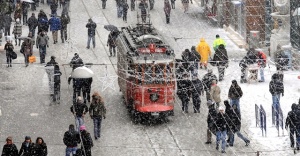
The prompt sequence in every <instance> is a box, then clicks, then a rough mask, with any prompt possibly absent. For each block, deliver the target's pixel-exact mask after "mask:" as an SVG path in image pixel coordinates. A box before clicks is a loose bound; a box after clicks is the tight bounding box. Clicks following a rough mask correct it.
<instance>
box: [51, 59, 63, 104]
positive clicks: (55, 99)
mask: <svg viewBox="0 0 300 156" xmlns="http://www.w3.org/2000/svg"><path fill="white" fill-rule="evenodd" d="M61 75H62V73H61V72H60V69H59V66H58V64H56V65H54V78H53V79H54V86H53V87H54V95H53V102H57V104H60V76H61Z"/></svg>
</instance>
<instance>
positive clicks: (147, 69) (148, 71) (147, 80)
mask: <svg viewBox="0 0 300 156" xmlns="http://www.w3.org/2000/svg"><path fill="white" fill-rule="evenodd" d="M152 75H153V71H152V65H148V64H147V65H146V66H145V83H146V84H151V83H152Z"/></svg>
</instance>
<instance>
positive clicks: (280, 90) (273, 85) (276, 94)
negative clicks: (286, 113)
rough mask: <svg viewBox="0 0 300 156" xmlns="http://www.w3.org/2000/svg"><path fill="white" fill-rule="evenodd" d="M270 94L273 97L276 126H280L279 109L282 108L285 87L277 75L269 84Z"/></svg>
mask: <svg viewBox="0 0 300 156" xmlns="http://www.w3.org/2000/svg"><path fill="white" fill-rule="evenodd" d="M269 92H270V93H271V95H272V108H273V109H274V111H275V116H276V119H277V120H276V125H279V120H278V117H279V108H280V95H282V96H284V85H283V83H282V81H280V79H279V77H278V76H277V75H275V74H273V75H272V78H271V81H270V83H269Z"/></svg>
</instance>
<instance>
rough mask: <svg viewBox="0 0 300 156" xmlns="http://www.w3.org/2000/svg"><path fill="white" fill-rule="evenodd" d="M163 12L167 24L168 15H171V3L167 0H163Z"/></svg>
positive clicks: (168, 21)
mask: <svg viewBox="0 0 300 156" xmlns="http://www.w3.org/2000/svg"><path fill="white" fill-rule="evenodd" d="M164 12H165V14H166V22H167V24H169V23H170V16H171V4H170V2H169V0H165V3H164Z"/></svg>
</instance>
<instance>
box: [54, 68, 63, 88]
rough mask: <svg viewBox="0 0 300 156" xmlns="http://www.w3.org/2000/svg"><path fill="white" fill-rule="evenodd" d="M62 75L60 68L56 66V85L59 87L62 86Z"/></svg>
mask: <svg viewBox="0 0 300 156" xmlns="http://www.w3.org/2000/svg"><path fill="white" fill-rule="evenodd" d="M61 75H62V73H61V72H60V70H59V66H58V65H55V66H54V78H53V79H54V84H56V85H58V84H60V76H61Z"/></svg>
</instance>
